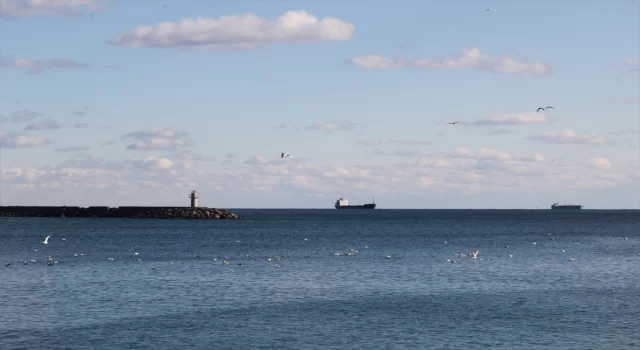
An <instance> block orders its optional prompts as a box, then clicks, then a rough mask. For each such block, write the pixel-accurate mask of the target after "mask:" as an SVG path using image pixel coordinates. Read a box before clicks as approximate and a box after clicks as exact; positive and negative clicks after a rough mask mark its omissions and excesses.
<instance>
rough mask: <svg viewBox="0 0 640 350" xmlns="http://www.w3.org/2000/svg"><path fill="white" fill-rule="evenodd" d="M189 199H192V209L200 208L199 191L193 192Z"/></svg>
mask: <svg viewBox="0 0 640 350" xmlns="http://www.w3.org/2000/svg"><path fill="white" fill-rule="evenodd" d="M189 198H191V208H197V207H198V191H196V190H193V191H191V194H190V195H189Z"/></svg>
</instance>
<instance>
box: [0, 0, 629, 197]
mask: <svg viewBox="0 0 640 350" xmlns="http://www.w3.org/2000/svg"><path fill="white" fill-rule="evenodd" d="M541 3H543V2H540V1H526V0H523V1H495V0H487V1H470V0H469V1H464V0H459V1H444V0H441V1H396V0H394V1H391V0H389V1H382V0H380V1H366V2H365V1H355V0H352V1H318V0H316V1H293V0H291V1H268V2H266V1H204V0H201V1H188V0H184V1H183V0H181V1H133V0H127V1H116V0H102V1H93V0H0V174H1V177H0V190H1V192H0V205H78V206H90V205H109V206H119V205H145V206H149V205H158V206H174V205H175V206H187V205H189V198H188V195H189V193H190V192H191V190H193V189H197V190H198V192H199V195H200V205H202V206H209V207H219V208H332V206H333V204H334V203H335V201H336V200H337V199H338V198H339V197H341V196H343V197H345V198H347V199H348V200H349V202H350V204H363V203H369V202H370V201H371V200H373V198H375V202H376V203H377V205H378V208H381V209H384V208H388V209H391V208H425V209H430V208H452V209H456V208H478V209H480V208H497V209H502V208H505V209H511V208H522V209H535V208H540V209H545V208H549V207H550V205H551V204H552V203H554V202H560V203H567V204H582V205H584V208H585V209H640V165H639V163H640V104H639V102H640V2H638V1H635V0H615V1H604V0H602V1H588V0H580V1H578V0H563V1H557V2H553V7H552V8H551V9H550V8H549V7H546V6H541ZM489 8H491V9H494V10H495V11H486V10H487V9H489ZM547 106H551V107H553V108H548V109H546V110H539V111H538V107H547ZM450 122H458V123H457V124H448V123H450ZM282 152H284V153H287V154H290V155H291V157H285V158H282V157H281V153H282Z"/></svg>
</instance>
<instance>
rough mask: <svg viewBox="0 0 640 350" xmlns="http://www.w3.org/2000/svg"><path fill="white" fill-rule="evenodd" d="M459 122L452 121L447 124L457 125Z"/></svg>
mask: <svg viewBox="0 0 640 350" xmlns="http://www.w3.org/2000/svg"><path fill="white" fill-rule="evenodd" d="M458 123H460V122H451V123H447V124H451V125H456V124H458Z"/></svg>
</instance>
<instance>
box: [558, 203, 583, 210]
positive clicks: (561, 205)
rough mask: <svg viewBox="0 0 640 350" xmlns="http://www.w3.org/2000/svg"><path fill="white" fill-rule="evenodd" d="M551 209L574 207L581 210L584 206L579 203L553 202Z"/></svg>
mask: <svg viewBox="0 0 640 350" xmlns="http://www.w3.org/2000/svg"><path fill="white" fill-rule="evenodd" d="M551 209H574V210H580V209H582V206H581V205H578V204H560V203H553V205H551Z"/></svg>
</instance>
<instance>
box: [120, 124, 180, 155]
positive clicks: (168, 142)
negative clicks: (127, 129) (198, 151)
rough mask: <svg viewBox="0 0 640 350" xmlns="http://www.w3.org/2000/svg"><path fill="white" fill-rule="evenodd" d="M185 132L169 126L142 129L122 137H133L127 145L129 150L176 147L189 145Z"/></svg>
mask: <svg viewBox="0 0 640 350" xmlns="http://www.w3.org/2000/svg"><path fill="white" fill-rule="evenodd" d="M186 137H187V133H186V132H184V131H176V130H174V129H171V128H150V129H143V130H139V131H135V132H131V133H128V134H126V135H124V137H123V138H124V139H134V140H135V142H134V143H133V144H130V145H128V146H127V149H130V150H163V149H177V148H180V147H187V146H191V145H192V142H191V141H190V140H188V139H187V138H186Z"/></svg>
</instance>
